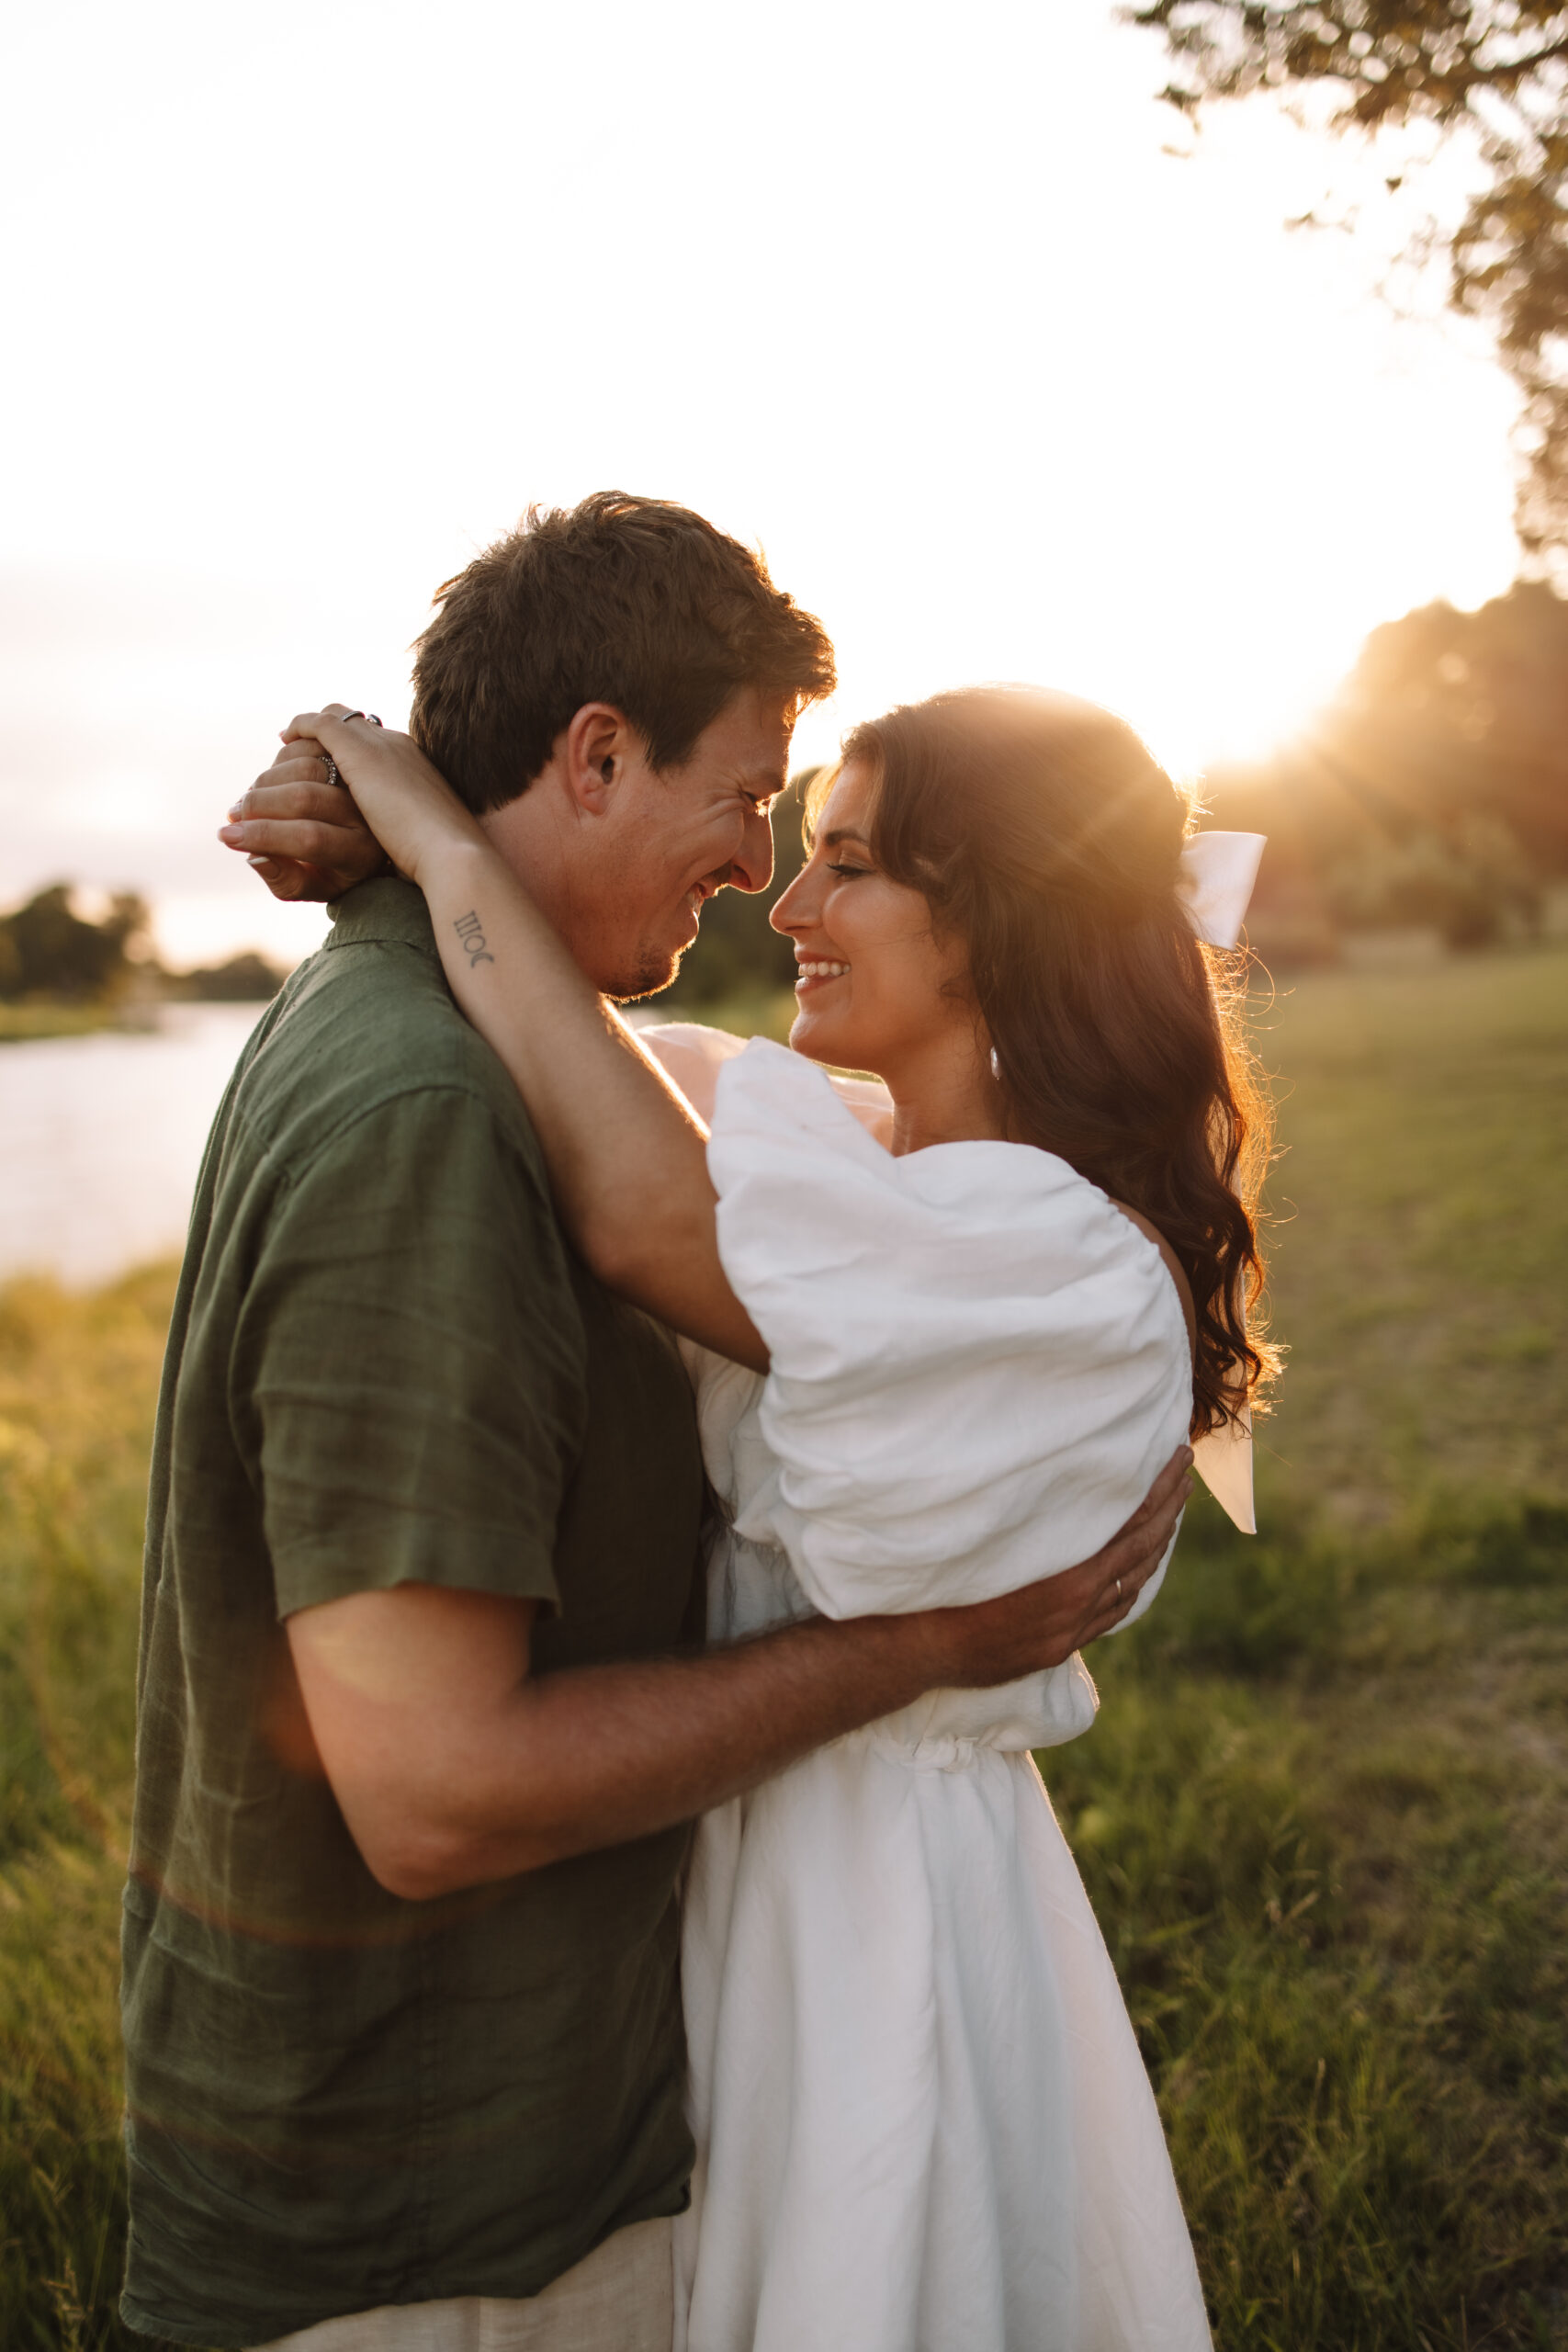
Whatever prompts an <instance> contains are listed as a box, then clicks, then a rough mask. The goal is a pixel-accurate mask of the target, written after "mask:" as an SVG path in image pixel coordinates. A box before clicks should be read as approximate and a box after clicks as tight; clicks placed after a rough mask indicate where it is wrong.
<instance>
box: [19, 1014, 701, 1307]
mask: <svg viewBox="0 0 1568 2352" xmlns="http://www.w3.org/2000/svg"><path fill="white" fill-rule="evenodd" d="M262 1011H263V1008H262V1007H261V1006H260V1005H256V1004H211V1005H169V1006H165V1007H164V1011H163V1013H162V1015H161V1018H160V1025H159V1027H158V1029H157V1030H156V1031H154V1032H150V1033H146V1034H141V1033H131V1032H123V1033H122V1032H119V1031H115V1030H103V1031H100V1032H99V1033H98V1034H97V1035H95V1036H89V1037H50V1038H39V1039H38V1040H37V1041H35V1042H34V1043H32V1044H30V1045H22V1046H8V1045H0V1281H3V1280H4V1279H5V1278H6V1276H7V1275H9V1274H17V1273H49V1274H54V1275H56V1276H58V1278H59V1279H60V1280H61V1281H62V1282H64V1283H100V1282H107V1281H108V1280H109V1279H110V1278H111V1277H112V1276H114V1275H116V1274H120V1273H124V1272H126V1271H127V1269H128V1268H130V1267H131V1266H141V1265H145V1264H146V1263H147V1262H148V1261H149V1260H150V1259H153V1258H168V1257H177V1256H178V1255H179V1253H180V1251H181V1250H183V1249H184V1247H185V1238H186V1221H187V1219H188V1217H189V1216H190V1204H191V1200H192V1198H193V1196H194V1194H195V1192H196V1179H197V1170H199V1169H200V1166H201V1153H202V1147H203V1145H204V1144H205V1143H206V1141H207V1131H208V1128H209V1126H210V1125H211V1124H212V1114H213V1113H214V1112H215V1111H216V1110H217V1108H218V1105H219V1103H220V1101H221V1100H222V1095H223V1089H224V1088H225V1086H227V1084H228V1083H229V1077H230V1073H231V1070H232V1069H233V1067H234V1064H235V1062H236V1061H237V1060H238V1059H239V1057H240V1048H241V1046H243V1044H244V1042H245V1039H246V1038H247V1037H248V1036H249V1035H250V1034H251V1031H252V1030H253V1029H254V1026H255V1024H256V1023H257V1021H258V1020H259V1019H260V1018H261V1014H262ZM631 1017H632V1019H633V1021H634V1023H636V1022H637V1021H638V1020H639V1019H641V1020H657V1019H659V1018H660V1017H663V1018H668V1015H665V1016H660V1015H659V1014H656V1013H645V1014H640V1015H639V1014H638V1013H637V1012H634V1013H633V1014H632V1016H631Z"/></svg>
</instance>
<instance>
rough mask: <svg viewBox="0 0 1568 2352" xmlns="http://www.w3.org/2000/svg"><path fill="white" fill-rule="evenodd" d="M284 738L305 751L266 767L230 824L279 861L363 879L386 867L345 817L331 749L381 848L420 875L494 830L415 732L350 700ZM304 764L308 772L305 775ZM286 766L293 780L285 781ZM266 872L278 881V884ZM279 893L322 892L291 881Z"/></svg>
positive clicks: (301, 721) (292, 727) (236, 839)
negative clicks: (379, 719) (451, 786)
mask: <svg viewBox="0 0 1568 2352" xmlns="http://www.w3.org/2000/svg"><path fill="white" fill-rule="evenodd" d="M283 741H284V747H285V752H291V753H295V754H296V755H297V757H296V759H294V760H285V761H284V762H283V763H280V766H278V767H275V768H274V769H272V770H270V771H269V772H268V774H267V775H265V776H258V778H257V779H256V782H255V784H254V785H253V786H252V787H251V790H250V792H249V793H248V794H247V795H246V797H245V802H244V804H243V812H242V814H241V815H240V816H239V817H238V818H235V819H231V821H230V823H229V824H227V825H225V826H223V827H221V828H220V833H219V838H220V841H224V842H228V844H229V845H230V847H231V848H232V849H239V850H243V851H244V852H245V853H246V854H247V855H251V856H256V855H261V856H265V858H267V859H268V860H269V861H288V862H291V863H296V864H303V865H309V866H311V867H314V868H316V869H318V870H319V871H321V872H322V873H324V874H329V875H332V876H334V877H335V876H338V875H341V874H343V873H344V872H345V871H348V872H352V873H353V878H354V879H355V880H359V881H362V880H364V879H365V878H366V874H367V872H374V871H376V870H378V869H377V868H376V867H375V866H373V865H372V866H367V865H365V862H364V858H365V852H364V846H363V843H362V842H361V841H360V839H359V837H358V831H357V829H356V828H355V826H353V825H351V824H345V823H344V821H343V819H344V811H343V809H342V807H341V804H340V803H339V802H338V800H337V797H336V796H335V795H334V793H333V786H332V785H331V784H330V783H329V782H328V781H327V780H326V771H325V769H324V767H323V766H322V765H321V761H320V754H321V753H325V754H326V755H327V756H328V757H330V758H331V759H332V760H333V762H334V763H335V764H336V767H337V771H338V774H339V775H340V776H341V777H342V779H343V782H344V785H346V786H348V790H349V792H350V793H351V794H352V795H353V803H352V805H353V806H355V808H356V809H357V810H358V814H359V817H360V818H361V819H362V820H364V823H365V824H366V825H367V826H368V827H369V829H370V832H371V834H372V835H373V837H374V839H375V841H376V842H378V844H379V848H378V857H379V855H380V853H381V852H385V854H386V856H387V857H389V858H390V860H391V862H392V864H393V865H395V866H397V868H398V869H399V871H400V873H403V874H406V875H407V876H409V878H410V879H411V881H414V882H420V881H422V879H423V874H424V872H425V870H426V868H427V867H428V865H429V864H430V861H431V860H432V858H433V857H434V856H436V855H438V854H439V853H440V852H441V851H442V850H444V849H447V848H450V847H451V846H453V845H454V844H457V843H470V844H471V843H476V842H477V843H479V844H480V845H483V843H484V834H483V832H482V831H481V830H480V828H479V825H478V823H477V822H476V821H475V820H474V818H473V817H471V816H470V815H469V813H468V810H467V809H465V808H464V807H463V805H462V803H461V802H460V801H459V800H458V799H457V797H456V795H455V794H454V793H452V792H451V791H449V790H448V788H447V786H446V783H445V782H444V781H443V779H442V778H441V777H440V776H439V775H437V774H436V772H435V770H434V768H433V767H432V766H431V764H430V762H429V761H428V760H427V759H426V758H425V757H424V754H423V752H421V751H419V750H418V749H416V747H415V745H414V744H413V742H412V741H411V740H410V738H409V737H408V736H406V735H399V734H397V733H395V732H394V731H393V730H391V729H389V728H384V727H376V726H373V725H372V724H371V723H370V721H369V720H368V719H366V718H360V717H358V716H357V715H355V714H351V713H350V712H349V710H348V708H347V707H346V705H344V704H343V703H329V704H328V705H327V706H326V707H325V709H324V710H320V711H306V712H303V713H302V714H301V715H300V716H299V718H295V719H293V720H292V721H291V722H290V724H289V725H288V727H286V728H285V729H284V730H283ZM306 746H309V750H308V751H307V750H306V749H305V747H306ZM297 764H298V765H299V767H300V768H302V769H303V770H305V771H308V774H299V775H297V774H295V773H294V769H295V766H296V765H297ZM285 770H287V771H288V780H287V781H286V782H279V781H278V780H277V779H278V778H279V777H280V775H283V773H284V771H285ZM318 779H319V780H318ZM355 869H357V870H355ZM266 878H267V879H268V882H269V887H276V886H273V885H272V884H271V877H270V876H268V877H266ZM340 887H352V886H351V885H350V884H343V885H340ZM276 894H277V895H278V896H279V897H284V896H290V897H303V896H306V895H310V896H314V895H316V893H315V892H314V891H311V892H310V893H307V892H306V891H304V890H299V891H286V890H281V889H280V890H278V891H277V893H276ZM333 895H336V893H335V892H334V893H333Z"/></svg>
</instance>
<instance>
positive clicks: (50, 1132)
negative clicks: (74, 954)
mask: <svg viewBox="0 0 1568 2352" xmlns="http://www.w3.org/2000/svg"><path fill="white" fill-rule="evenodd" d="M261 1012H262V1007H261V1006H260V1005H255V1004H214V1005H173V1006H169V1007H167V1008H166V1009H165V1011H164V1014H163V1016H162V1022H161V1025H160V1026H159V1028H158V1029H157V1030H156V1031H155V1032H152V1033H149V1034H146V1035H141V1034H132V1033H123V1034H122V1033H120V1032H117V1031H104V1032H101V1033H100V1034H99V1035H96V1036H90V1037H58V1038H55V1037H51V1038H39V1039H38V1040H37V1041H36V1042H34V1043H32V1044H29V1045H21V1046H8V1045H0V1277H4V1276H5V1275H7V1274H14V1273H21V1272H42V1273H51V1274H55V1275H58V1276H59V1278H60V1279H61V1280H62V1282H66V1283H97V1282H105V1281H107V1280H108V1278H109V1277H110V1276H111V1275H114V1274H118V1273H123V1272H125V1270H126V1269H127V1268H128V1267H130V1266H137V1265H141V1264H144V1263H145V1262H146V1261H147V1260H148V1259H150V1258H163V1257H171V1256H177V1255H178V1253H179V1251H180V1250H182V1249H183V1248H184V1246H185V1236H186V1220H187V1218H188V1216H189V1215H190V1204H191V1199H192V1195H193V1194H194V1193H195V1190H196V1179H197V1170H198V1169H199V1167H200V1165H201V1151H202V1146H203V1144H204V1143H205V1142H206V1140H207V1130H208V1128H209V1126H210V1125H211V1124H212V1114H213V1113H214V1111H216V1110H217V1108H218V1105H219V1103H220V1100H221V1098H222V1093H223V1089H224V1087H225V1086H226V1085H227V1084H228V1082H229V1074H230V1072H231V1070H232V1069H233V1067H234V1064H235V1062H236V1060H237V1059H238V1057H239V1053H240V1048H241V1046H243V1044H244V1042H245V1039H246V1038H247V1037H248V1036H249V1035H250V1034H251V1031H252V1030H253V1028H254V1026H255V1023H256V1022H257V1020H258V1019H259V1018H260V1015H261Z"/></svg>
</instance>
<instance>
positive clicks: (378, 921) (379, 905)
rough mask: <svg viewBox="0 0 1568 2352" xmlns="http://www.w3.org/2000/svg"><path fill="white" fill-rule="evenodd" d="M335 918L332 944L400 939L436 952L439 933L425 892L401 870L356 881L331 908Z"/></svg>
mask: <svg viewBox="0 0 1568 2352" xmlns="http://www.w3.org/2000/svg"><path fill="white" fill-rule="evenodd" d="M327 913H328V915H329V916H330V917H331V919H332V925H333V931H332V936H331V938H330V939H329V940H328V941H327V942H326V944H327V946H328V947H329V948H333V947H359V946H362V945H363V944H365V943H366V942H367V940H397V941H400V943H401V944H403V945H404V946H406V947H419V948H423V951H424V953H425V954H426V955H427V956H434V955H435V954H436V952H437V951H436V945H435V933H434V929H433V928H432V925H431V921H430V909H429V908H428V907H427V906H426V905H425V903H424V894H423V891H422V890H420V889H418V888H416V887H415V886H414V884H413V883H412V882H405V881H404V880H403V878H402V876H401V875H400V874H383V875H379V876H378V877H377V878H376V880H375V881H374V882H359V883H356V884H355V887H354V888H353V889H352V890H345V891H344V895H343V897H342V898H341V899H333V902H332V904H331V905H330V906H329V907H328V909H327Z"/></svg>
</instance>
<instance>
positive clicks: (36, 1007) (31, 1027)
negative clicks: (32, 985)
mask: <svg viewBox="0 0 1568 2352" xmlns="http://www.w3.org/2000/svg"><path fill="white" fill-rule="evenodd" d="M113 1021H114V1015H113V1013H112V1012H111V1011H110V1010H109V1009H108V1008H107V1006H105V1005H102V1004H0V1046H14V1045H20V1044H22V1043H24V1042H25V1041H26V1040H28V1039H29V1038H32V1037H85V1036H86V1035H87V1034H88V1033H89V1031H91V1030H94V1029H107V1028H109V1027H111V1026H112V1025H113Z"/></svg>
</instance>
